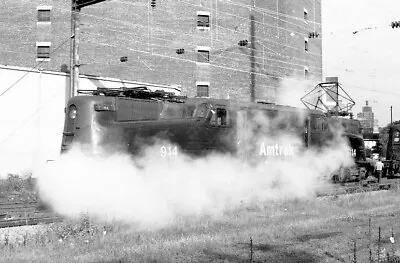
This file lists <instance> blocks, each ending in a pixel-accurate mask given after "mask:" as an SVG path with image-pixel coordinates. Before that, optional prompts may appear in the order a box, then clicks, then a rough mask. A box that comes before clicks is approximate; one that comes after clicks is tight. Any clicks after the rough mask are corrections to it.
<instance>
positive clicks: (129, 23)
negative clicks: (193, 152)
mask: <svg viewBox="0 0 400 263" xmlns="http://www.w3.org/2000/svg"><path fill="white" fill-rule="evenodd" d="M57 9H61V10H64V11H66V10H65V9H62V8H58V7H57ZM81 15H82V16H86V17H93V18H97V19H99V20H102V21H111V22H117V23H121V24H125V25H128V26H130V27H131V26H134V27H141V28H146V26H144V25H140V24H137V23H132V22H126V21H122V20H118V19H112V18H104V17H100V16H97V15H93V14H85V13H82V14H81ZM265 25H266V26H270V25H268V24H265ZM217 27H218V28H222V29H226V30H228V31H232V32H233V33H235V34H238V32H237V31H235V30H234V29H231V28H227V27H223V26H219V25H218V26H217ZM157 30H159V31H163V32H168V33H171V32H174V31H171V30H166V29H161V28H158V29H157ZM294 32H296V33H299V34H303V32H297V31H294ZM175 33H177V32H175ZM179 34H181V32H179ZM241 34H242V35H245V36H247V34H246V33H241ZM187 35H191V36H193V34H187ZM256 38H257V39H261V40H264V41H266V42H272V43H273V44H276V45H279V46H283V47H287V48H292V49H296V50H300V51H303V49H301V48H297V47H293V46H289V45H285V44H282V43H280V42H277V41H271V40H270V39H266V38H260V37H256ZM320 39H321V38H320ZM210 40H211V39H210ZM307 53H308V54H309V55H313V56H319V57H321V55H320V54H318V53H313V52H307Z"/></svg>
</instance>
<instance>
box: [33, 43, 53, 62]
mask: <svg viewBox="0 0 400 263" xmlns="http://www.w3.org/2000/svg"><path fill="white" fill-rule="evenodd" d="M50 46H51V42H36V51H37V57H36V59H37V60H50Z"/></svg>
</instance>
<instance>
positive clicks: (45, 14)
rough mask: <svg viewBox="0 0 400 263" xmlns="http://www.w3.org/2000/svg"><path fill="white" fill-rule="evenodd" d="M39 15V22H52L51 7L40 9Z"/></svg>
mask: <svg viewBox="0 0 400 263" xmlns="http://www.w3.org/2000/svg"><path fill="white" fill-rule="evenodd" d="M37 15H38V16H37V20H38V22H50V15H51V13H50V9H39V10H38V13H37Z"/></svg>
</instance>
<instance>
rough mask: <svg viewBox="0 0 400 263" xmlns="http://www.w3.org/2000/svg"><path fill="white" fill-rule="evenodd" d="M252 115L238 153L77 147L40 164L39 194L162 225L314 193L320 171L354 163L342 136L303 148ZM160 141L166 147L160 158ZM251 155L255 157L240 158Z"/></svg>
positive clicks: (72, 210) (72, 211)
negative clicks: (199, 154) (133, 153)
mask: <svg viewBox="0 0 400 263" xmlns="http://www.w3.org/2000/svg"><path fill="white" fill-rule="evenodd" d="M254 119H255V123H256V125H254V124H251V125H250V126H246V127H242V129H244V130H245V131H246V132H244V135H243V136H242V138H241V139H243V140H244V141H243V140H242V141H241V142H239V144H238V145H239V146H238V147H245V145H247V143H249V141H251V143H252V147H249V148H248V149H246V151H245V152H241V154H238V156H233V155H222V154H211V155H209V156H207V157H204V158H199V159H193V158H189V157H187V156H185V155H184V154H183V153H182V152H181V151H180V149H178V150H177V156H175V155H174V152H173V151H169V150H170V149H174V146H171V145H168V143H158V144H156V145H153V146H151V147H148V148H146V149H145V151H144V154H143V155H142V156H141V157H140V158H139V159H137V158H136V159H133V157H132V156H130V155H128V154H125V153H119V154H112V155H109V156H107V155H106V154H103V155H101V154H98V155H90V154H87V153H85V152H83V151H82V150H81V149H80V147H78V146H76V147H74V148H73V149H72V150H71V151H70V152H68V153H67V154H65V155H63V156H61V157H60V159H59V160H57V161H56V162H55V163H53V164H51V165H50V166H49V167H46V169H45V170H44V171H41V175H40V176H39V179H38V187H39V191H40V194H41V197H42V198H43V199H44V200H45V201H46V202H48V203H49V204H50V205H51V206H52V208H53V209H54V210H55V211H56V212H58V213H60V214H62V215H65V216H69V217H79V216H80V214H81V213H88V214H89V215H90V216H91V217H92V218H95V219H97V220H98V221H100V222H104V221H110V220H116V221H121V222H124V223H129V224H132V225H134V226H137V227H146V228H159V227H165V226H168V225H169V224H170V223H172V222H173V221H174V219H176V218H177V217H179V216H192V215H204V214H206V215H218V214H220V213H221V212H223V211H225V210H226V209H230V208H233V207H235V206H237V205H239V204H243V203H245V204H246V203H250V202H264V201H268V200H274V199H280V198H309V197H312V196H314V195H315V191H316V189H317V188H318V187H319V183H320V182H321V181H323V178H324V177H325V176H329V174H331V173H332V172H333V171H335V170H336V169H338V168H339V167H340V166H349V165H351V164H352V163H353V160H352V158H351V156H350V154H349V152H350V151H349V148H348V146H347V142H346V141H345V140H344V139H342V137H340V136H335V138H334V139H333V140H332V142H331V143H330V144H329V145H327V146H326V147H324V148H322V149H319V150H316V149H312V148H301V147H299V146H300V145H301V140H302V138H299V137H297V136H294V135H293V133H291V132H288V133H285V134H282V132H278V133H277V134H276V137H274V139H271V138H268V137H266V136H261V135H260V134H265V133H264V132H265V131H267V130H268V131H270V132H271V131H272V130H271V127H275V126H274V125H276V124H275V123H273V122H272V121H268V120H265V119H260V117H255V118H254ZM299 121H300V122H301V121H302V118H301V117H299ZM289 130H290V129H289ZM242 131H243V130H242ZM241 145H242V146H241ZM282 145H284V146H285V145H290V146H293V149H291V150H290V151H292V150H293V151H292V152H291V154H288V153H289V152H290V151H288V150H286V154H285V151H284V149H283V150H282V149H281V150H280V149H279V146H282ZM163 146H165V148H163V149H164V150H165V149H168V151H167V152H164V153H166V156H165V157H164V158H163V157H161V155H162V153H163V152H162V151H161V149H162V147H163ZM169 146H171V147H172V148H168V147H169ZM263 146H264V149H263V148H262V147H263ZM267 147H269V148H267ZM240 149H242V148H240ZM240 149H239V150H240ZM268 150H269V152H268ZM249 151H252V152H250V154H249ZM170 153H171V154H170ZM239 153H240V151H239ZM264 153H265V154H264ZM170 155H171V156H170ZM252 155H253V156H256V157H257V158H256V159H257V163H253V162H248V161H245V160H244V159H246V158H244V157H247V160H248V159H249V158H250V159H251V158H252ZM239 156H240V157H239Z"/></svg>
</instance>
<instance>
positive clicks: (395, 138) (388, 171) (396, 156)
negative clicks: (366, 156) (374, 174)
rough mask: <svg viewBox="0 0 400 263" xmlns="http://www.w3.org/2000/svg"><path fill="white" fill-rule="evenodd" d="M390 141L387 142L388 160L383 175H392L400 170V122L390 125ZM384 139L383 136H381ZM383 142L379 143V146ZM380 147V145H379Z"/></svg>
mask: <svg viewBox="0 0 400 263" xmlns="http://www.w3.org/2000/svg"><path fill="white" fill-rule="evenodd" d="M388 128H389V129H388V141H387V144H386V160H384V161H383V163H384V166H385V168H384V170H383V176H386V177H392V176H394V175H396V174H398V173H399V170H400V123H396V122H395V123H394V124H391V125H389V127H388ZM381 139H382V138H381ZM381 144H382V143H379V145H378V147H379V146H381ZM379 148H380V147H379Z"/></svg>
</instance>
